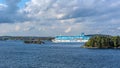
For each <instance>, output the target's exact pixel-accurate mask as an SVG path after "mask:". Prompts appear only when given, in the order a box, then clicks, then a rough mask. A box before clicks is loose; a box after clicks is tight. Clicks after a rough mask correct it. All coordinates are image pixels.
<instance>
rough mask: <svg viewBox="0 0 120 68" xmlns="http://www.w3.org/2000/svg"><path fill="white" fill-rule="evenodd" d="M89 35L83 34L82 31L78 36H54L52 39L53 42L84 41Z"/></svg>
mask: <svg viewBox="0 0 120 68" xmlns="http://www.w3.org/2000/svg"><path fill="white" fill-rule="evenodd" d="M90 37H91V36H88V35H85V34H84V33H82V34H80V35H78V36H56V37H55V39H53V40H52V42H54V43H71V42H73V43H84V42H87V41H88V40H89V39H90Z"/></svg>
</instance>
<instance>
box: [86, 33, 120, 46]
mask: <svg viewBox="0 0 120 68" xmlns="http://www.w3.org/2000/svg"><path fill="white" fill-rule="evenodd" d="M84 47H85V48H120V36H110V35H95V36H93V37H91V38H90V39H89V41H88V42H86V43H85V45H84Z"/></svg>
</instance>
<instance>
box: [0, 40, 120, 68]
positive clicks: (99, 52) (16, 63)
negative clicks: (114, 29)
mask: <svg viewBox="0 0 120 68" xmlns="http://www.w3.org/2000/svg"><path fill="white" fill-rule="evenodd" d="M82 45H83V44H60V43H59V44H54V43H47V44H42V45H40V44H24V43H23V42H22V41H0V68H120V50H119V49H87V48H81V46H82Z"/></svg>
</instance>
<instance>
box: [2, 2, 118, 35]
mask: <svg viewBox="0 0 120 68" xmlns="http://www.w3.org/2000/svg"><path fill="white" fill-rule="evenodd" d="M20 2H21V0H9V1H8V0H6V3H5V4H0V12H1V13H0V15H1V16H0V23H2V24H4V23H10V24H9V25H7V24H5V25H4V26H6V25H7V26H8V27H7V28H8V29H6V32H3V33H4V34H5V33H16V32H19V34H21V35H27V34H32V35H38V34H39V35H41V36H43V35H45V36H48V35H49V36H53V35H59V34H63V35H65V34H67V35H68V34H71V35H76V34H79V33H81V32H85V33H87V34H94V33H103V34H108V33H109V34H113V33H114V34H119V33H120V32H119V30H118V29H119V28H117V27H119V22H120V20H119V18H120V9H119V6H120V1H119V0H109V1H108V0H99V1H98V0H30V1H28V2H27V3H26V4H25V7H24V8H19V7H18V6H17V5H18V3H20ZM13 24H14V27H15V28H12V27H11V26H13ZM9 28H12V29H9ZM116 28H117V29H116ZM0 29H2V28H0ZM10 30H11V31H10ZM115 31H116V32H115Z"/></svg>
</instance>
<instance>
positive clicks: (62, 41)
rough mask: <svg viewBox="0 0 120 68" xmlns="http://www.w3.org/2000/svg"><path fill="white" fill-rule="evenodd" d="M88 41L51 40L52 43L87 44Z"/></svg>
mask: <svg viewBox="0 0 120 68" xmlns="http://www.w3.org/2000/svg"><path fill="white" fill-rule="evenodd" d="M87 41H88V40H56V39H54V40H52V42H54V43H84V42H87Z"/></svg>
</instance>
